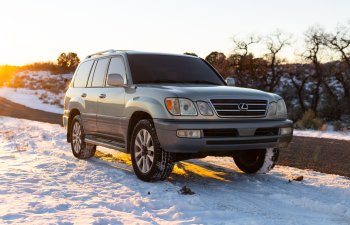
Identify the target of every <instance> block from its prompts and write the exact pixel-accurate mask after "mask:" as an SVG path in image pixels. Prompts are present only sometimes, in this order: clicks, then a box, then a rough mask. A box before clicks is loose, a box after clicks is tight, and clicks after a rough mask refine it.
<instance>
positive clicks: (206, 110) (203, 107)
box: [197, 102, 214, 116]
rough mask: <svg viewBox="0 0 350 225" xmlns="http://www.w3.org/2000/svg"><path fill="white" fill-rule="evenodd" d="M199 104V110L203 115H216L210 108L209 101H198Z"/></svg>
mask: <svg viewBox="0 0 350 225" xmlns="http://www.w3.org/2000/svg"><path fill="white" fill-rule="evenodd" d="M197 106H198V111H199V112H200V114H202V115H203V116H212V115H214V113H213V110H211V108H210V106H209V104H208V103H206V102H197Z"/></svg>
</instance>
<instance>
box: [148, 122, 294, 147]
mask: <svg viewBox="0 0 350 225" xmlns="http://www.w3.org/2000/svg"><path fill="white" fill-rule="evenodd" d="M153 121H154V125H155V128H156V131H157V135H158V139H159V142H160V144H161V146H162V148H163V149H164V150H165V151H167V152H176V153H201V152H202V153H205V152H230V151H235V150H249V149H264V148H286V147H288V145H289V143H290V142H291V140H292V137H293V134H292V133H291V134H287V135H281V134H280V133H279V131H278V133H275V134H272V135H255V132H256V130H257V129H258V128H264V129H265V128H266V129H268V128H275V129H276V130H280V129H279V128H284V127H292V125H293V123H292V121H290V120H244V121H243V120H242V121H227V120H205V121H203V120H165V119H154V120H153ZM186 129H196V130H201V132H202V137H201V138H198V139H197V138H180V137H177V135H176V131H177V130H186ZM220 129H235V130H236V131H237V133H238V134H237V135H236V136H232V137H227V135H225V136H223V137H220V136H218V137H206V136H205V135H203V131H204V130H220Z"/></svg>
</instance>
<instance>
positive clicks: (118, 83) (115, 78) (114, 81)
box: [107, 73, 126, 87]
mask: <svg viewBox="0 0 350 225" xmlns="http://www.w3.org/2000/svg"><path fill="white" fill-rule="evenodd" d="M107 84H108V85H109V86H114V87H125V86H126V85H125V84H124V79H123V77H122V75H120V74H118V73H111V74H108V76H107Z"/></svg>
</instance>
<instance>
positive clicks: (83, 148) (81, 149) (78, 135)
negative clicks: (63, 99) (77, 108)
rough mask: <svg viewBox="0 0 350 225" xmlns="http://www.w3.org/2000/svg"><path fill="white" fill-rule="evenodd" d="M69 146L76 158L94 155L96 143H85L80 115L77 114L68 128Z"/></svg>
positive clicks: (86, 157)
mask: <svg viewBox="0 0 350 225" xmlns="http://www.w3.org/2000/svg"><path fill="white" fill-rule="evenodd" d="M70 134H71V148H72V152H73V155H74V156H75V157H76V158H78V159H88V158H91V157H93V156H94V155H95V152H96V145H91V144H86V143H85V132H84V127H83V123H82V122H81V117H80V115H77V116H75V117H74V118H73V120H72V126H71V130H70Z"/></svg>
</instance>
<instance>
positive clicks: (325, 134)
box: [293, 130, 350, 141]
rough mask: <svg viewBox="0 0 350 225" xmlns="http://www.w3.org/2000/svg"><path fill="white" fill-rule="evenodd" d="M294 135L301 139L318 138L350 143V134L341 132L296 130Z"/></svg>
mask: <svg viewBox="0 0 350 225" xmlns="http://www.w3.org/2000/svg"><path fill="white" fill-rule="evenodd" d="M293 135H295V136H301V137H316V138H328V139H337V140H346V141H350V133H349V132H340V131H329V130H328V131H315V130H294V133H293Z"/></svg>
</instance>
